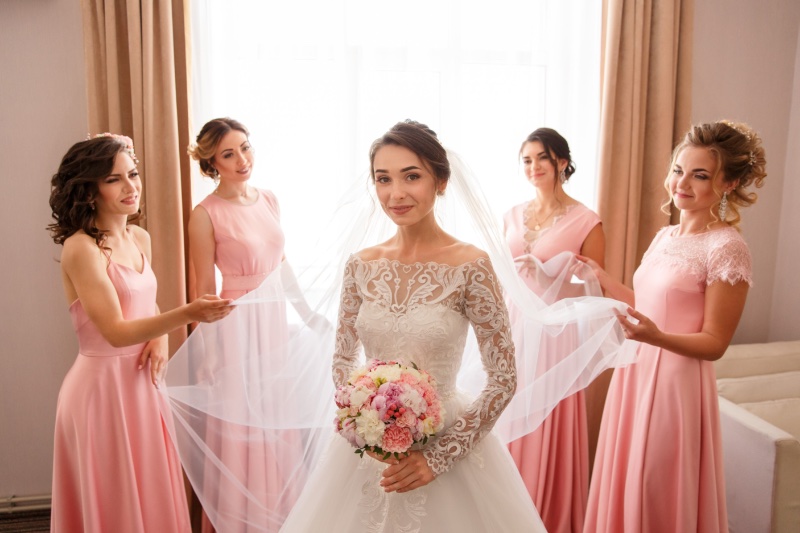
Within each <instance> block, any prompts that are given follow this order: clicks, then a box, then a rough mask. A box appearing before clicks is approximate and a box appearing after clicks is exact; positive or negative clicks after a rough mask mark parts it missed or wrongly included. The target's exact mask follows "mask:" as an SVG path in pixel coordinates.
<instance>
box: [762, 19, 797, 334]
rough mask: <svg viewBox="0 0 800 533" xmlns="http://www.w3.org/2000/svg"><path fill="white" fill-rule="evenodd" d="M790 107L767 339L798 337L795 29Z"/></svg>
mask: <svg viewBox="0 0 800 533" xmlns="http://www.w3.org/2000/svg"><path fill="white" fill-rule="evenodd" d="M796 40H797V47H796V52H795V63H794V84H793V88H794V90H793V91H792V92H793V95H792V107H791V110H790V112H789V113H788V115H789V116H788V118H789V131H788V135H787V140H786V165H785V166H784V173H783V176H784V179H783V195H782V196H783V199H782V207H781V218H780V225H779V227H778V228H777V229H778V255H777V258H776V261H775V287H774V289H773V293H772V312H771V313H770V319H771V320H770V328H769V336H768V340H770V341H781V340H792V339H800V289H798V287H800V280H798V278H800V276H798V267H800V31H798V32H797V37H796Z"/></svg>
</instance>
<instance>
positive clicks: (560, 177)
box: [558, 169, 567, 184]
mask: <svg viewBox="0 0 800 533" xmlns="http://www.w3.org/2000/svg"><path fill="white" fill-rule="evenodd" d="M558 181H560V182H561V183H562V184H563V183H564V182H566V181H567V173H566V172H564V169H561V172H560V173H559V175H558Z"/></svg>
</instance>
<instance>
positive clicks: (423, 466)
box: [379, 450, 436, 493]
mask: <svg viewBox="0 0 800 533" xmlns="http://www.w3.org/2000/svg"><path fill="white" fill-rule="evenodd" d="M390 459H393V460H394V464H390V465H389V466H388V467H387V468H386V469H385V470H384V471H383V479H382V480H381V487H383V490H384V491H386V492H395V491H397V492H398V493H403V492H409V491H412V490H414V489H418V488H420V487H424V486H425V485H427V484H428V483H430V482H431V481H433V480H434V478H435V477H436V476H434V475H433V470H431V467H430V466H428V461H426V460H425V456H424V455H422V452H420V451H418V450H414V451H411V452H409V453H408V455H406V456H401V457H400V459H395V458H394V457H390ZM379 460H381V459H379ZM384 462H388V460H387V461H384Z"/></svg>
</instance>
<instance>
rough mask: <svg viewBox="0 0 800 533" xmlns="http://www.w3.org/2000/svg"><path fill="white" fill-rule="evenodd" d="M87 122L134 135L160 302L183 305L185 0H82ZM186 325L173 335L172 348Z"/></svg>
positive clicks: (95, 128) (187, 191)
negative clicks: (87, 108) (151, 0)
mask: <svg viewBox="0 0 800 533" xmlns="http://www.w3.org/2000/svg"><path fill="white" fill-rule="evenodd" d="M81 5H82V10H83V28H84V52H85V57H86V76H87V87H88V91H87V92H88V99H89V106H88V107H89V128H90V131H91V133H92V134H94V133H100V132H104V131H111V132H114V133H122V134H125V135H128V136H130V137H131V138H133V142H134V146H135V150H136V155H137V157H138V158H139V161H140V163H139V169H140V171H141V174H142V177H143V184H144V185H143V195H142V198H143V206H142V211H143V213H144V215H145V216H144V219H143V221H142V222H141V225H142V226H143V227H144V228H146V229H147V231H148V232H149V233H150V235H151V237H152V243H153V270H154V271H155V274H156V277H157V278H158V284H159V290H158V303H159V306H160V307H161V309H172V308H174V307H176V306H178V305H181V304H184V303H186V296H187V290H186V287H187V268H186V257H187V255H188V254H187V253H186V242H185V240H184V227H185V224H186V222H187V220H188V215H189V212H190V210H191V205H192V204H191V187H190V181H189V158H188V156H187V155H186V147H187V146H188V144H189V133H190V124H189V87H190V83H189V66H188V65H189V49H188V42H189V39H188V26H189V25H188V16H189V14H188V5H186V3H185V1H184V0H172V1H171V2H170V1H166V2H148V1H141V0H81ZM186 332H187V331H186V329H183V328H182V329H181V330H178V331H175V332H173V333H172V334H171V335H170V348H171V350H172V351H174V350H175V349H176V348H177V347H178V346H179V345H180V343H181V342H183V340H184V339H185V338H186Z"/></svg>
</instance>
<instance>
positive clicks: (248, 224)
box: [200, 189, 285, 298]
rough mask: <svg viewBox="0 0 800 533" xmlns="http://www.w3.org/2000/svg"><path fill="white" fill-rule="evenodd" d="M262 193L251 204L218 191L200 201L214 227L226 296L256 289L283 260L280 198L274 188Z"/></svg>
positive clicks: (224, 296) (217, 262)
mask: <svg viewBox="0 0 800 533" xmlns="http://www.w3.org/2000/svg"><path fill="white" fill-rule="evenodd" d="M258 193H259V196H258V200H256V202H255V203H253V204H251V205H238V204H234V203H232V202H229V201H227V200H224V199H222V198H220V197H219V196H217V195H216V194H209V195H208V196H207V197H206V198H205V199H204V200H203V201H202V202H200V205H201V206H203V208H204V209H205V210H206V212H208V216H209V217H210V218H211V223H212V224H213V226H214V240H215V242H216V253H215V257H214V262H215V263H216V265H217V267H218V268H219V270H220V272H221V273H222V292H221V294H220V295H221V296H222V297H223V298H238V297H239V296H243V295H244V294H246V293H247V292H249V291H251V290H253V289H255V288H256V287H258V286H259V285H260V284H261V282H262V281H264V279H265V278H266V277H267V275H268V274H269V273H270V272H272V271H273V270H275V269H276V268H277V267H278V265H280V264H281V261H282V259H283V247H284V243H285V239H284V235H283V230H282V229H281V226H280V208H279V206H278V200H277V198H276V197H275V195H274V194H273V193H272V192H270V191H265V190H261V189H259V190H258Z"/></svg>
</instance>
